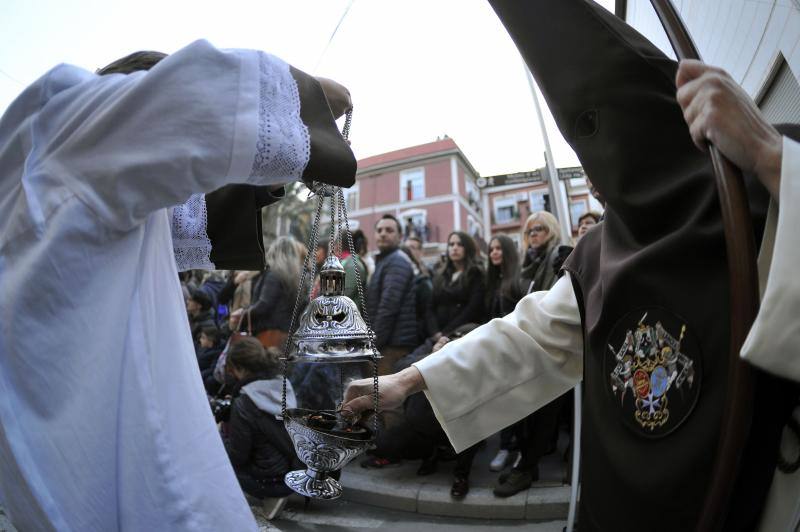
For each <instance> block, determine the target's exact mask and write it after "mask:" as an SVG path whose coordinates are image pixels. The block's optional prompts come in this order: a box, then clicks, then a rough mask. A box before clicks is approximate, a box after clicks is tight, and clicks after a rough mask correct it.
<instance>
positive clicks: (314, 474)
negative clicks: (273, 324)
mask: <svg viewBox="0 0 800 532" xmlns="http://www.w3.org/2000/svg"><path fill="white" fill-rule="evenodd" d="M349 123H350V115H349V114H348V117H347V120H346V122H345V129H344V131H343V134H344V136H345V138H346V136H347V131H348V130H349ZM313 191H314V193H316V194H317V198H318V202H317V208H316V212H315V217H314V223H313V225H312V227H311V236H310V238H309V246H308V249H309V253H308V255H307V257H306V262H305V264H304V265H303V273H302V275H301V279H300V288H299V289H298V295H297V300H296V302H295V307H294V312H293V313H292V321H291V326H290V329H289V330H290V331H293V332H292V333H291V334H290V336H289V337H288V339H287V341H286V345H285V348H284V356H283V359H282V362H283V401H282V407H283V420H284V425H285V426H286V430H287V432H288V433H289V436H290V438H291V440H292V444H293V445H294V448H295V451H296V452H297V456H298V457H299V458H300V460H301V461H302V462H303V463H304V464H306V466H307V469H305V470H297V471H291V472H289V473H287V474H286V476H285V478H284V480H285V482H286V485H287V486H289V487H290V488H291V489H292V490H294V491H295V492H297V493H299V494H300V495H303V496H305V497H313V498H317V499H336V498H338V497H339V496H340V495H341V494H342V486H341V485H340V484H339V482H338V481H337V480H336V479H335V478H333V477H331V476H330V474H331V473H332V472H334V471H338V470H340V469H341V468H343V467H344V466H346V465H347V464H348V463H350V461H351V460H353V459H354V458H356V457H357V456H359V455H361V454H362V453H363V452H364V451H366V450H367V449H368V448H370V447H372V446H373V445H374V442H375V435H376V433H377V430H378V416H377V415H375V416H373V423H372V427H370V428H368V427H364V426H362V425H358V424H355V423H353V421H354V420H353V419H351V418H349V417H348V416H345V415H343V414H342V412H341V411H340V408H341V403H342V399H343V396H344V390H345V389H346V387H347V384H348V383H349V382H350V381H351V380H353V379H356V378H363V377H367V376H369V375H370V374H371V376H372V379H373V401H374V410H375V412H378V406H379V405H378V359H379V358H380V355H379V354H378V351H377V350H376V349H375V342H374V340H375V335H374V332H373V331H372V329H371V328H370V326H369V322H368V320H367V319H365V318H366V316H365V317H362V316H361V314H360V313H359V311H358V307H357V306H356V304H355V302H354V301H353V300H352V299H350V298H349V297H347V296H345V295H344V284H345V270H344V268H343V267H342V263H341V262H340V261H339V258H338V257H337V250H338V252H339V253H341V251H342V248H343V246H344V245H345V241H346V242H347V244H349V251H350V254H351V256H352V257H354V258H355V256H356V254H355V250H354V249H353V240H352V235H351V234H350V224H349V222H348V220H347V207H346V203H345V201H344V193H343V192H342V190H341V189H340V188H339V187H331V186H328V185H319V186H315V187H314V188H313ZM326 198H329V199H330V206H331V215H330V220H331V224H330V225H331V230H330V237H329V247H328V250H329V255H328V257H327V258H326V259H325V261H324V262H323V264H322V266H321V268H320V272H319V273H320V275H319V277H320V282H319V294H318V295H317V296H316V297H314V298H310V295H311V293H310V292H309V290H310V286H311V285H313V279H314V278H315V271H314V270H315V263H314V261H313V257H315V255H316V251H317V233H318V231H319V226H320V219H321V214H322V210H323V207H324V204H325V200H326ZM354 260H355V259H354ZM355 273H356V284H357V287H358V295H359V299H360V302H361V308H364V309H366V306H365V305H364V287H363V279H361V278H360V275H359V274H358V268H355ZM307 279H309V280H311V281H312V282H309V283H307V282H306V280H307ZM303 292H305V293H306V295H307V297H309V299H310V301H309V303H308V306H307V307H306V309H305V310H304V311H303V313H302V315H301V316H300V317H299V320H297V316H298V309H299V307H300V301H301V297H302V293H303ZM295 323H297V328H296V329H295V328H294V325H295ZM290 365H292V366H293V368H297V367H298V366H299V367H301V368H302V369H303V370H304V371H306V375H308V374H309V373H310V372H312V373H314V375H312V376H313V377H317V378H316V379H312V380H313V382H324V383H325V388H327V389H325V390H314V392H315V393H314V394H312V395H314V397H313V399H314V400H313V401H304V399H306V398H304V397H303V393H300V391H299V390H298V391H297V393H296V396H297V401H298V408H291V409H288V408H287V406H286V387H287V384H286V383H287V379H288V374H289V366H290ZM317 395H323V396H325V397H326V400H325V401H323V403H322V404H320V402H319V399H318V397H317ZM304 402H313V403H314V404H313V406H307V405H303V403H304Z"/></svg>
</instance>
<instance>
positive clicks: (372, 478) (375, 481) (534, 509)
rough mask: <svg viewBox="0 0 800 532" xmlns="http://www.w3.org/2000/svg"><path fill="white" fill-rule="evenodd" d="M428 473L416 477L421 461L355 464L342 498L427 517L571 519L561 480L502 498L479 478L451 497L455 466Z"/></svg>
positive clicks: (567, 492) (346, 473)
mask: <svg viewBox="0 0 800 532" xmlns="http://www.w3.org/2000/svg"><path fill="white" fill-rule="evenodd" d="M447 466H448V464H444V465H443V466H442V467H441V469H442V470H441V471H439V472H437V473H435V474H433V475H430V476H425V477H420V476H417V475H416V468H417V467H418V462H417V461H414V462H410V463H403V464H402V465H401V466H400V467H396V468H390V469H364V468H362V467H360V466H359V465H358V463H353V464H350V465H349V466H348V467H347V468H345V470H344V471H343V472H342V478H341V482H342V486H343V487H344V494H343V495H342V497H343V498H344V499H346V500H348V501H352V502H357V503H360V504H369V505H371V506H377V507H381V508H387V509H392V510H401V511H405V512H416V513H420V514H427V515H438V516H451V517H468V518H479V519H529V520H537V521H540V520H554V519H565V518H566V516H567V511H568V509H569V496H570V487H569V486H568V485H563V484H562V483H561V482H558V481H553V480H549V481H548V480H544V481H540V482H535V483H534V484H533V485H532V486H531V487H530V488H529V489H528V490H525V491H522V492H520V493H517V494H516V495H514V496H512V497H507V498H500V497H496V496H495V495H494V493H492V487H491V485H487V482H485V481H484V482H473V485H472V486H471V487H470V491H469V493H468V494H467V496H466V497H465V498H464V499H463V500H460V501H458V500H454V499H453V498H452V497H451V496H450V486H451V483H452V474H451V470H452V468H451V467H447Z"/></svg>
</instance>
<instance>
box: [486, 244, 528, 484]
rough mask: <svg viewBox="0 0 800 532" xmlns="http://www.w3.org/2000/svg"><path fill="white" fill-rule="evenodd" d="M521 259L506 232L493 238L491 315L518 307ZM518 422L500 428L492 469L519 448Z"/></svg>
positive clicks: (488, 302)
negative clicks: (498, 448)
mask: <svg viewBox="0 0 800 532" xmlns="http://www.w3.org/2000/svg"><path fill="white" fill-rule="evenodd" d="M519 268H520V260H519V253H518V252H517V246H516V245H515V244H514V241H513V240H511V238H509V237H507V236H506V235H496V236H494V237H492V239H491V240H490V241H489V264H488V266H487V268H486V309H487V310H488V318H489V319H493V318H502V317H503V316H505V315H506V314H508V313H510V312H511V311H512V310H514V307H516V306H517V303H518V302H519V300H520V299H522V290H521V289H520V286H519V284H520V283H519V278H520V277H519ZM517 425H518V424H515V425H512V426H510V427H506V428H504V429H503V430H502V431H500V450H499V451H498V452H497V455H496V456H495V457H494V458H493V459H492V461H491V463H490V464H489V469H491V470H492V471H501V470H502V469H504V468H505V467H506V465H508V463H509V462H511V461H512V460H513V458H514V454H515V453H516V452H517V451H518V450H519V449H518V447H519V442H518V441H517V439H516V438H515V434H516V433H517V432H518V430H519V427H518V426H517Z"/></svg>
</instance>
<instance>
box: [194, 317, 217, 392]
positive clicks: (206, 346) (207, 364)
mask: <svg viewBox="0 0 800 532" xmlns="http://www.w3.org/2000/svg"><path fill="white" fill-rule="evenodd" d="M220 353H222V346H221V345H220V332H219V329H217V328H216V327H203V329H202V330H201V331H200V348H199V349H198V350H197V364H198V366H200V373H201V374H202V375H203V380H205V378H206V377H208V376H209V375H211V373H212V372H213V371H214V366H215V365H216V362H217V358H219V354H220Z"/></svg>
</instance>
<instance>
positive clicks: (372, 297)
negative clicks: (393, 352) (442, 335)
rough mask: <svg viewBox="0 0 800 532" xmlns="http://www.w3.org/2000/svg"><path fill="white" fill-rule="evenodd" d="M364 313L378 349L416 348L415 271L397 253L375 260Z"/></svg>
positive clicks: (398, 251) (400, 253) (397, 251)
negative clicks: (387, 347)
mask: <svg viewBox="0 0 800 532" xmlns="http://www.w3.org/2000/svg"><path fill="white" fill-rule="evenodd" d="M367 312H368V313H369V318H370V320H371V322H372V328H373V330H374V331H375V336H376V338H377V340H376V342H377V347H378V349H381V348H383V347H386V346H392V347H399V346H414V345H416V344H417V312H416V294H415V291H414V267H413V265H412V263H411V259H409V258H408V257H407V256H406V254H405V253H403V252H402V251H400V250H399V249H394V250H392V251H389V252H388V253H380V254H378V255H377V256H376V257H375V272H374V273H373V274H372V277H371V278H370V281H369V286H368V288H367Z"/></svg>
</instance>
